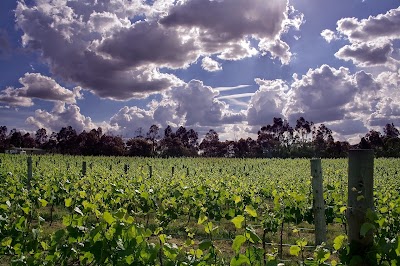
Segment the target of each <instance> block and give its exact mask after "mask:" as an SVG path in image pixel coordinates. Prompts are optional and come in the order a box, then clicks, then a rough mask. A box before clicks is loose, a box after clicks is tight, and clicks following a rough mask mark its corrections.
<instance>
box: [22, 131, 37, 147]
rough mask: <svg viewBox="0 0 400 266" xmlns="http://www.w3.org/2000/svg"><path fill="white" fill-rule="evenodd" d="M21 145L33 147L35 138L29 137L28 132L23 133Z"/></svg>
mask: <svg viewBox="0 0 400 266" xmlns="http://www.w3.org/2000/svg"><path fill="white" fill-rule="evenodd" d="M22 147H24V148H33V147H35V140H34V139H33V138H32V137H31V134H30V133H25V134H24V135H23V136H22Z"/></svg>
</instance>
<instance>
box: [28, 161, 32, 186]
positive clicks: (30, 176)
mask: <svg viewBox="0 0 400 266" xmlns="http://www.w3.org/2000/svg"><path fill="white" fill-rule="evenodd" d="M27 163H28V183H27V188H28V191H30V190H31V180H32V157H31V156H29V157H28V159H27Z"/></svg>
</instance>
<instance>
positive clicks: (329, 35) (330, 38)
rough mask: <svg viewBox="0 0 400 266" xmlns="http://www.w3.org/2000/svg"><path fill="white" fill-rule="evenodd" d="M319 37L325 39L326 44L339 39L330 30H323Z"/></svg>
mask: <svg viewBox="0 0 400 266" xmlns="http://www.w3.org/2000/svg"><path fill="white" fill-rule="evenodd" d="M321 36H322V37H323V38H324V39H325V41H327V42H328V43H330V42H331V41H334V40H338V39H340V37H339V36H338V35H337V34H336V33H335V32H334V31H331V30H328V29H325V30H323V31H322V32H321Z"/></svg>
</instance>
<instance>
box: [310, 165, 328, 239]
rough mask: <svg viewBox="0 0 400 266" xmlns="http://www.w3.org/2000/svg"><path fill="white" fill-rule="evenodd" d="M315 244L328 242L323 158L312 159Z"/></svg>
mask: <svg viewBox="0 0 400 266" xmlns="http://www.w3.org/2000/svg"><path fill="white" fill-rule="evenodd" d="M310 162H311V176H312V190H313V211H314V222H315V244H316V245H321V244H322V242H325V243H326V218H325V202H324V188H323V185H322V181H323V179H322V167H321V159H311V160H310Z"/></svg>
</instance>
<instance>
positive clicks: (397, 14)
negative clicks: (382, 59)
mask: <svg viewBox="0 0 400 266" xmlns="http://www.w3.org/2000/svg"><path fill="white" fill-rule="evenodd" d="M399 24H400V7H398V8H396V9H392V10H389V11H388V12H387V13H386V14H379V15H377V16H370V17H369V18H367V19H362V20H358V19H356V18H343V19H341V20H339V21H338V22H337V31H338V32H339V33H340V34H343V35H344V36H346V37H347V38H349V40H350V41H351V42H352V43H354V42H367V41H373V40H376V39H380V38H383V39H392V40H393V39H398V38H400V28H399Z"/></svg>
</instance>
